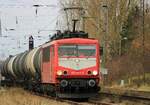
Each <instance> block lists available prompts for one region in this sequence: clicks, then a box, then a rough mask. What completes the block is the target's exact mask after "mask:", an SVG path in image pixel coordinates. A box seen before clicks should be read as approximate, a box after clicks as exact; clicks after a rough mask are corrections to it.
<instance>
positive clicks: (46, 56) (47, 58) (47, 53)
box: [43, 46, 50, 62]
mask: <svg viewBox="0 0 150 105" xmlns="http://www.w3.org/2000/svg"><path fill="white" fill-rule="evenodd" d="M49 61H50V46H49V47H46V48H44V49H43V62H49Z"/></svg>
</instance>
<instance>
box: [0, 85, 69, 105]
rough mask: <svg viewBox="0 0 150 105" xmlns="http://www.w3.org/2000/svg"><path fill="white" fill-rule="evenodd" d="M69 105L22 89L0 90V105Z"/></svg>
mask: <svg viewBox="0 0 150 105" xmlns="http://www.w3.org/2000/svg"><path fill="white" fill-rule="evenodd" d="M59 104H61V105H69V104H67V103H64V102H58V101H56V100H52V99H45V98H44V97H40V96H36V95H32V94H30V93H29V92H26V91H24V90H23V89H21V88H7V89H0V105H59Z"/></svg>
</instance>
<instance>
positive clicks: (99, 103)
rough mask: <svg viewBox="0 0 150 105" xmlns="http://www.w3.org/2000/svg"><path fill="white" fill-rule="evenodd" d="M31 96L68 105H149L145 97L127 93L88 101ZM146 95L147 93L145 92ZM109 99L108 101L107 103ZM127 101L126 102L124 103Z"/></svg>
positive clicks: (104, 94) (104, 95) (102, 93)
mask: <svg viewBox="0 0 150 105" xmlns="http://www.w3.org/2000/svg"><path fill="white" fill-rule="evenodd" d="M30 93H31V94H34V95H38V96H41V97H45V98H47V99H52V100H56V101H59V102H65V103H68V104H70V105H118V104H119V105H122V104H123V103H124V104H123V105H150V98H149V97H146V96H144V95H143V96H142V95H141V93H140V95H137V94H133V92H131V93H132V95H131V93H130V95H129V93H126V94H116V93H112V92H101V93H99V95H98V96H97V97H95V98H91V99H89V100H86V101H85V100H84V101H83V100H68V99H60V98H57V97H51V96H48V95H43V94H40V93H35V92H30ZM137 93H138V92H137ZM145 94H146V95H147V94H148V93H146V92H145ZM106 98H107V100H106ZM108 99H109V101H108ZM126 101H128V102H126Z"/></svg>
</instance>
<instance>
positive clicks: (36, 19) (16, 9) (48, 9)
mask: <svg viewBox="0 0 150 105" xmlns="http://www.w3.org/2000/svg"><path fill="white" fill-rule="evenodd" d="M37 4H38V5H43V7H38V9H37V14H36V8H35V7H33V5H37ZM59 15H60V8H59V3H58V0H0V17H1V22H2V35H3V37H0V58H4V57H7V56H8V55H10V54H11V55H15V54H17V53H19V52H23V51H25V50H27V49H28V36H30V35H33V36H34V38H35V46H39V45H41V44H42V43H44V42H46V41H48V36H49V35H50V34H53V33H54V30H56V29H57V26H56V22H57V20H58V18H59V17H60V16H59ZM10 29H15V30H14V31H12V30H10Z"/></svg>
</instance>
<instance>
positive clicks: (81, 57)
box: [58, 44, 96, 70]
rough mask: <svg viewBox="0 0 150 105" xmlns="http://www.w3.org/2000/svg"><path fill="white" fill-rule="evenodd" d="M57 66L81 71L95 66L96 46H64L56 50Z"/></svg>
mask: <svg viewBox="0 0 150 105" xmlns="http://www.w3.org/2000/svg"><path fill="white" fill-rule="evenodd" d="M58 55H59V56H58V59H59V66H62V67H66V68H71V69H75V70H81V69H84V68H88V67H93V66H96V45H82V44H81V45H80V44H65V45H60V46H59V48H58Z"/></svg>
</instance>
